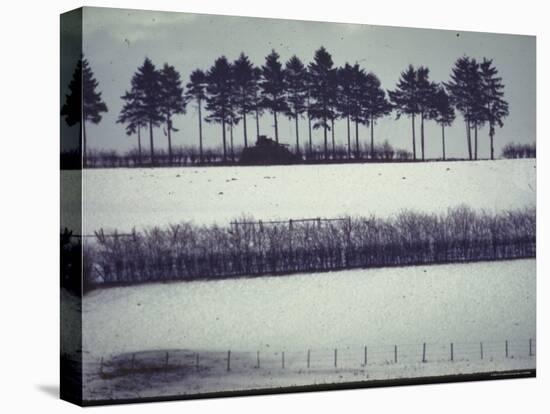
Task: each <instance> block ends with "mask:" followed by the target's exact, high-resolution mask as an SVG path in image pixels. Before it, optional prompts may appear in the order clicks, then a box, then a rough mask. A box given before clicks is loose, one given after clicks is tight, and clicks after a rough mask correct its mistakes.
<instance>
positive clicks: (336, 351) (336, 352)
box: [334, 348, 338, 368]
mask: <svg viewBox="0 0 550 414" xmlns="http://www.w3.org/2000/svg"><path fill="white" fill-rule="evenodd" d="M334 368H338V349H337V348H334Z"/></svg>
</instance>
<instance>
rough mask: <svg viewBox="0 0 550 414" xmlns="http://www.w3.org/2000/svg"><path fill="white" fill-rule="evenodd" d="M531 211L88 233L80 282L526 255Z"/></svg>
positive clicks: (532, 228)
mask: <svg viewBox="0 0 550 414" xmlns="http://www.w3.org/2000/svg"><path fill="white" fill-rule="evenodd" d="M535 234H536V216H535V209H534V208H529V209H522V210H514V211H506V212H500V213H490V212H479V211H474V210H472V209H470V208H467V207H457V208H452V209H449V210H448V211H447V212H446V213H443V214H425V213H417V212H410V211H404V212H402V213H400V214H397V215H395V216H393V217H390V218H384V219H381V218H377V217H374V216H371V217H354V218H352V217H343V218H339V219H333V220H322V219H307V220H288V221H277V222H262V221H254V220H253V219H252V218H247V217H243V218H241V219H239V220H237V221H235V222H233V223H231V226H230V227H229V226H228V227H225V226H218V225H208V226H197V225H194V224H192V223H182V224H179V225H171V226H168V227H166V228H158V227H157V228H152V229H149V230H145V231H143V232H138V231H133V232H132V233H130V234H126V235H123V234H118V233H113V234H106V233H104V232H103V231H99V232H97V233H96V237H95V238H94V239H92V240H87V241H86V243H85V244H84V256H83V257H84V263H83V266H84V277H85V282H86V285H87V286H89V287H91V286H93V285H111V284H117V283H142V282H149V281H158V280H178V279H179V280H182V279H183V280H192V279H215V278H224V277H237V276H245V277H251V276H259V275H264V274H285V273H294V272H315V271H326V270H335V269H351V268H368V267H379V266H397V265H411V264H426V263H446V262H462V261H476V260H501V259H511V258H520V257H534V255H535Z"/></svg>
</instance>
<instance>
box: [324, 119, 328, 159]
mask: <svg viewBox="0 0 550 414" xmlns="http://www.w3.org/2000/svg"><path fill="white" fill-rule="evenodd" d="M323 131H324V132H323V138H324V141H325V160H328V141H327V118H326V117H324V118H323Z"/></svg>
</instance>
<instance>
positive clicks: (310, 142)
mask: <svg viewBox="0 0 550 414" xmlns="http://www.w3.org/2000/svg"><path fill="white" fill-rule="evenodd" d="M307 127H308V130H309V154H310V156H311V154H312V153H313V140H312V138H311V116H310V115H309V112H308V114H307Z"/></svg>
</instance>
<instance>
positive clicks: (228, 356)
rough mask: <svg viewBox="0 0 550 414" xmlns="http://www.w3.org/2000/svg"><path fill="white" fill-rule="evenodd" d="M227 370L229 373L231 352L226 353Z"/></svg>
mask: <svg viewBox="0 0 550 414" xmlns="http://www.w3.org/2000/svg"><path fill="white" fill-rule="evenodd" d="M227 370H228V371H231V351H227Z"/></svg>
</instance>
